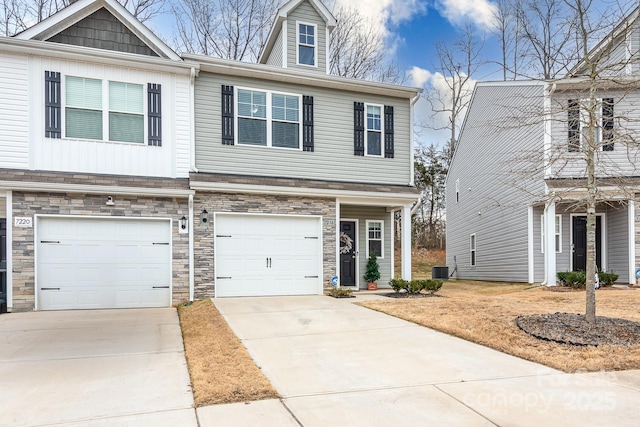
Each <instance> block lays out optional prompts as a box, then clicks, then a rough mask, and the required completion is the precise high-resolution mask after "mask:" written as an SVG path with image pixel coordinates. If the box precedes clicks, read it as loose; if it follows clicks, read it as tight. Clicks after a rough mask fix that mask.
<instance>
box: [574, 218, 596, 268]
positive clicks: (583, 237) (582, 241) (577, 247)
mask: <svg viewBox="0 0 640 427" xmlns="http://www.w3.org/2000/svg"><path fill="white" fill-rule="evenodd" d="M572 218H573V220H572V227H573V242H572V244H573V271H584V270H586V269H587V217H586V216H574V217H572ZM601 222H602V220H601V217H599V216H597V217H596V265H597V266H598V268H599V269H600V268H602V252H601V243H602V234H601Z"/></svg>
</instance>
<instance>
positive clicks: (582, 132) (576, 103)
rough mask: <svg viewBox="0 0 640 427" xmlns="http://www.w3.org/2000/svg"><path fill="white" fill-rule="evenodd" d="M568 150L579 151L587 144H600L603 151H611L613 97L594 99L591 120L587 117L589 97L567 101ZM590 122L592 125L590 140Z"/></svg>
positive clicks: (612, 147)
mask: <svg viewBox="0 0 640 427" xmlns="http://www.w3.org/2000/svg"><path fill="white" fill-rule="evenodd" d="M567 105H568V108H567V111H568V120H567V123H568V126H567V127H568V131H569V132H568V136H569V145H568V151H570V152H576V151H580V150H581V149H583V148H584V147H586V146H587V144H592V145H593V146H601V147H602V150H603V151H613V149H614V146H613V137H614V131H613V124H614V115H613V98H602V99H596V105H595V111H594V117H593V121H592V120H591V119H590V117H589V108H588V107H589V99H570V100H569V101H568V104H567ZM590 124H592V125H593V127H594V129H593V140H591V138H590V137H591V130H590Z"/></svg>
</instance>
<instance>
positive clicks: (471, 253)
mask: <svg viewBox="0 0 640 427" xmlns="http://www.w3.org/2000/svg"><path fill="white" fill-rule="evenodd" d="M469 246H470V247H469V256H470V258H471V266H472V267H473V266H475V265H476V261H477V260H476V234H475V233H473V234H472V235H471V241H470V245H469Z"/></svg>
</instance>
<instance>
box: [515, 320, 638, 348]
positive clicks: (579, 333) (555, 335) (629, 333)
mask: <svg viewBox="0 0 640 427" xmlns="http://www.w3.org/2000/svg"><path fill="white" fill-rule="evenodd" d="M516 325H518V327H519V328H520V329H522V330H523V331H524V332H526V333H528V334H529V335H532V336H534V337H536V338H539V339H543V340H547V341H553V342H557V343H560V344H570V345H580V346H586V345H591V346H599V345H620V346H631V345H638V344H640V322H633V321H631V320H626V319H617V318H612V317H603V316H596V323H595V325H593V326H592V325H589V324H588V323H587V322H586V321H585V316H584V315H582V314H573V313H553V314H534V315H530V316H518V317H516Z"/></svg>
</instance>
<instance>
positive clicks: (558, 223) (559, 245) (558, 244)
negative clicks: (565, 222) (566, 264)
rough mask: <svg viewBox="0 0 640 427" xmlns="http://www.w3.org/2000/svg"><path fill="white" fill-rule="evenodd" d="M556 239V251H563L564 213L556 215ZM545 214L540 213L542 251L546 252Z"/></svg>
mask: <svg viewBox="0 0 640 427" xmlns="http://www.w3.org/2000/svg"><path fill="white" fill-rule="evenodd" d="M554 240H555V247H556V253H562V215H556V221H555V230H554ZM544 246H545V244H544V215H540V247H541V248H542V249H541V251H540V252H542V253H544Z"/></svg>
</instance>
